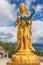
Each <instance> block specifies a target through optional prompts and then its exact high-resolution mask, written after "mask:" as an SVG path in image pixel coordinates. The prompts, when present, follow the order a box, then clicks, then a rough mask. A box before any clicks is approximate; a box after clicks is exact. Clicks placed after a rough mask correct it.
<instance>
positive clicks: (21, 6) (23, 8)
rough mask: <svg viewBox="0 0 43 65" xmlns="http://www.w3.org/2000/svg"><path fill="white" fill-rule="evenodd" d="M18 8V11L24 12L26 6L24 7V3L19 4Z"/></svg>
mask: <svg viewBox="0 0 43 65" xmlns="http://www.w3.org/2000/svg"><path fill="white" fill-rule="evenodd" d="M19 9H20V12H25V11H26V7H25V5H24V4H21V5H20V7H19Z"/></svg>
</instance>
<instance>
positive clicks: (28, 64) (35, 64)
mask: <svg viewBox="0 0 43 65" xmlns="http://www.w3.org/2000/svg"><path fill="white" fill-rule="evenodd" d="M6 65H40V63H38V62H36V63H25V62H13V61H9V62H7V64H6Z"/></svg>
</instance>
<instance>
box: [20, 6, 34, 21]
mask: <svg viewBox="0 0 43 65" xmlns="http://www.w3.org/2000/svg"><path fill="white" fill-rule="evenodd" d="M34 14H35V10H34V7H32V11H31V15H30V16H28V17H23V16H21V17H20V19H21V20H25V21H27V20H30V19H31V18H32V16H33V15H34Z"/></svg>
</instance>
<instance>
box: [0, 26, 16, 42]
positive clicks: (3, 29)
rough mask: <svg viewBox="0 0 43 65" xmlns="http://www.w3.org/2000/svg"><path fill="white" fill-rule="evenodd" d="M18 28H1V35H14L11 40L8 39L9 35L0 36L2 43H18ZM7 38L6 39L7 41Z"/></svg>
mask: <svg viewBox="0 0 43 65" xmlns="http://www.w3.org/2000/svg"><path fill="white" fill-rule="evenodd" d="M16 31H17V28H14V27H6V26H5V27H0V33H4V34H5V35H6V34H8V33H9V35H10V34H12V35H13V37H11V38H6V36H8V35H6V36H5V35H4V34H3V35H0V38H1V39H0V40H1V41H4V42H16V39H17V38H16V35H17V32H16ZM5 38H6V39H5Z"/></svg>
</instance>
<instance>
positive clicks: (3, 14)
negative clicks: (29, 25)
mask: <svg viewBox="0 0 43 65" xmlns="http://www.w3.org/2000/svg"><path fill="white" fill-rule="evenodd" d="M15 6H16V5H15V4H13V5H11V4H10V3H9V2H8V1H7V0H0V26H1V25H8V24H9V22H10V21H15V19H16V11H15V10H14V9H15ZM13 13H14V14H13Z"/></svg>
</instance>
